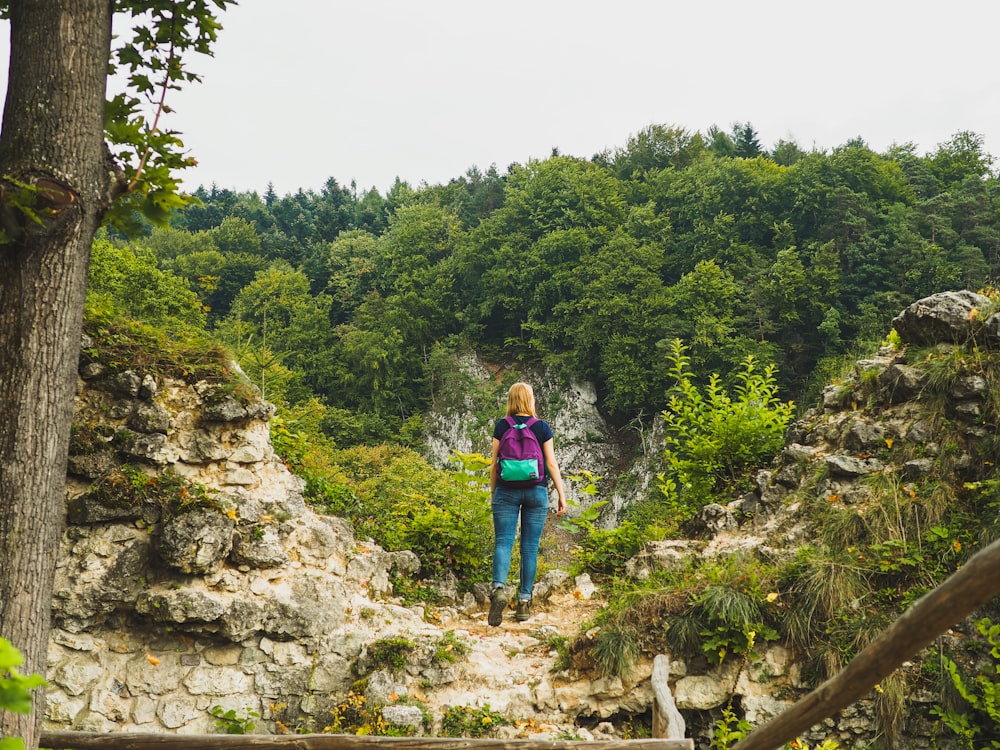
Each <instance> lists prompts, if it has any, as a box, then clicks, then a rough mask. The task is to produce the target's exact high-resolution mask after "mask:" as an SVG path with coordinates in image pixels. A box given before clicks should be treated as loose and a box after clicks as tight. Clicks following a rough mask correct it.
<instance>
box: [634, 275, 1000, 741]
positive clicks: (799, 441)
mask: <svg viewBox="0 0 1000 750" xmlns="http://www.w3.org/2000/svg"><path fill="white" fill-rule="evenodd" d="M993 307H994V305H993V304H992V302H991V300H990V299H989V298H987V297H985V296H983V295H979V294H974V293H972V292H955V293H945V294H941V295H935V296H933V297H929V298H927V299H923V300H920V301H918V302H916V303H914V304H913V305H911V306H910V307H908V308H907V309H906V310H904V311H903V312H902V313H900V315H898V316H897V317H896V318H895V319H894V321H893V325H894V328H895V330H896V333H897V334H898V340H899V341H900V342H901V345H900V346H899V347H898V348H897V347H896V346H887V347H884V348H883V349H881V350H880V351H879V352H878V353H877V355H876V356H875V357H873V358H871V359H866V360H861V361H858V362H857V363H856V364H855V366H854V369H853V371H852V372H851V373H850V375H849V376H848V377H846V378H845V379H844V380H843V381H841V382H838V383H836V384H831V385H830V386H828V387H827V389H826V390H825V392H824V394H823V398H822V402H821V404H820V405H818V406H817V407H815V408H814V409H812V410H810V411H808V412H807V413H806V414H804V415H803V416H802V417H801V418H800V419H799V420H797V421H796V422H795V423H794V424H793V425H792V426H791V427H790V428H789V430H788V434H787V442H786V445H785V448H784V449H783V450H782V452H781V453H780V454H779V455H778V456H776V457H775V460H774V462H773V464H772V465H771V466H770V467H769V468H768V469H767V470H765V471H761V472H760V473H759V474H758V476H757V481H756V486H755V488H754V489H753V490H752V491H751V492H749V493H747V494H746V495H744V496H742V497H740V498H736V499H734V500H733V501H732V502H730V503H728V504H727V505H725V506H721V505H714V506H707V507H706V508H705V509H704V510H703V512H702V514H701V515H700V516H699V517H698V519H696V524H695V525H694V528H693V531H694V532H695V535H696V537H697V538H696V539H694V540H666V541H659V542H650V543H647V544H646V546H645V548H644V549H643V550H642V552H641V553H640V554H639V555H637V556H636V557H635V558H633V559H632V560H631V561H630V562H629V563H628V566H627V572H628V573H629V574H630V575H632V576H633V577H636V578H639V579H642V578H647V577H649V576H650V575H651V574H652V573H653V572H655V571H658V570H683V569H684V568H685V566H687V565H689V564H691V562H692V560H694V561H698V560H703V559H705V558H711V557H717V556H722V557H725V556H730V555H733V554H754V555H759V556H761V557H762V558H764V559H768V560H771V561H774V560H779V559H783V558H784V559H787V558H790V557H791V556H793V555H794V554H795V551H796V550H797V549H799V548H801V547H802V546H803V545H807V544H811V543H814V542H815V539H814V538H813V537H812V536H811V534H812V533H813V532H814V529H813V528H812V527H811V526H810V524H809V521H808V517H807V516H806V514H804V513H803V507H804V506H806V505H808V504H809V503H810V502H811V501H819V503H820V504H823V505H828V506H829V505H834V506H841V507H845V508H848V509H852V508H859V507H861V506H862V505H863V504H864V503H865V502H866V501H868V500H869V499H870V498H871V496H872V492H873V489H872V480H873V479H877V480H878V481H880V482H883V483H887V484H891V485H892V486H898V487H900V491H901V492H903V493H908V492H913V493H916V492H917V491H918V490H919V489H920V486H919V485H920V482H921V481H922V480H924V479H925V478H927V477H928V476H929V475H930V474H931V473H932V472H933V471H935V470H939V465H938V459H939V458H940V457H942V456H943V455H945V450H947V466H948V467H949V468H948V471H952V472H956V474H957V476H958V478H959V479H961V477H962V476H963V472H969V471H971V470H972V469H973V468H974V467H976V466H983V465H984V462H985V463H986V464H987V465H990V464H991V462H992V461H993V460H994V459H993V456H992V453H990V452H987V453H984V450H986V451H989V443H988V442H987V441H984V438H987V437H988V436H990V435H992V434H995V433H996V431H997V429H998V425H997V422H996V419H997V413H996V408H995V404H996V401H995V394H991V393H990V390H989V387H988V385H987V382H986V380H985V379H984V378H983V377H982V376H981V375H979V374H977V373H975V372H966V373H960V372H959V373H955V372H952V374H950V375H949V377H948V378H946V379H940V380H939V382H936V383H935V382H932V381H931V379H930V378H929V376H928V370H927V369H926V368H925V367H923V366H922V360H923V359H925V358H926V353H927V351H928V349H930V350H932V351H933V352H934V353H935V355H936V356H940V357H942V358H947V357H949V356H951V355H955V359H956V361H958V360H960V359H961V356H960V355H961V350H959V348H958V347H960V346H962V345H964V344H968V343H969V342H974V343H976V344H977V345H978V346H981V347H994V348H995V347H997V346H998V345H1000V339H998V338H996V337H995V336H994V335H993V334H992V333H991V331H994V330H996V329H997V325H998V320H1000V313H996V312H994V313H989V312H988V311H989V310H991V309H993ZM911 359H912V361H911ZM991 399H994V400H993V402H992V403H988V402H990V400H991ZM945 442H947V445H948V447H947V449H945V448H944V444H945ZM798 661H799V660H798V659H797V658H796V655H794V654H792V653H790V652H788V651H787V650H786V649H785V648H783V647H779V646H774V645H764V644H759V645H758V648H757V651H756V656H755V658H754V660H753V661H752V663H750V664H748V665H747V666H748V668H747V669H744V670H740V669H739V667H738V665H731V664H729V663H724V664H723V665H722V666H721V667H720V668H718V669H715V670H712V671H711V672H706V673H697V672H698V670H695V669H692V668H690V667H687V668H686V667H684V666H683V665H682V666H681V669H682V670H683V671H686V672H687V673H686V674H685V676H683V677H682V678H681V679H679V680H678V681H677V682H676V684H675V685H674V687H673V696H674V699H675V701H676V704H677V706H678V707H679V708H680V709H682V710H685V709H686V710H700V711H701V710H711V709H713V708H716V707H718V706H722V705H724V704H726V703H728V702H729V701H730V700H735V701H736V702H737V703H738V704H739V705H740V706H741V708H742V710H743V712H744V714H745V717H746V718H747V720H749V721H750V722H751V723H752V724H754V725H759V724H761V723H763V722H765V721H767V720H768V719H770V718H773V717H774V716H776V715H777V714H778V713H780V712H781V711H783V710H784V709H786V708H788V707H790V706H791V705H792V704H793V703H794V702H795V700H797V699H798V698H799V697H801V696H802V695H804V694H805V692H807V690H808V689H809V687H810V686H808V685H807V684H805V680H804V679H803V678H802V674H801V670H802V667H801V665H800V664H799V663H798ZM673 666H674V663H673V662H671V667H672V668H673ZM908 700H909V701H910V704H911V706H916V707H919V706H924V708H925V709H929V707H930V706H931V705H933V704H934V703H935V702H936V700H937V697H936V696H932V695H930V694H929V693H925V692H917V693H914V694H912V695H910V696H908ZM875 713H876V708H875V704H874V702H873V701H861V702H859V703H857V704H855V705H854V706H851V707H850V708H849V709H847V710H845V711H844V712H842V713H841V714H840V715H838V717H837V718H836V719H835V720H829V721H827V722H825V723H824V727H823V729H822V731H815V732H812V733H810V734H808V735H806V737H804V739H808V740H810V741H816V742H818V741H821V740H823V739H825V738H831V737H833V738H839V741H840V743H841V745H842V746H843V747H856V746H869V745H873V743H874V740H875V737H874V731H875V730H874V729H873V727H874V726H875V725H876V722H875V720H874V718H873V717H874V715H875ZM926 715H927V710H923V711H921V710H914V711H912V712H911V716H910V717H909V720H908V724H907V727H906V742H908V743H909V744H906V745H905V746H906V747H913V748H928V747H939V746H943V744H941V743H944V742H945V740H943V739H940V738H936V732H935V730H934V728H933V727H932V726H931V725H930V724H929V723H928V722H927V721H926V720H925V719H923V718H921V717H922V716H926ZM935 743H938V744H935ZM901 746H902V745H901Z"/></svg>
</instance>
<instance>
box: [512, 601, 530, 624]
mask: <svg viewBox="0 0 1000 750" xmlns="http://www.w3.org/2000/svg"><path fill="white" fill-rule="evenodd" d="M529 617H531V602H530V601H527V602H518V603H517V609H516V610H514V619H515V620H517V621H518V622H524V621H525V620H527V619H528V618H529Z"/></svg>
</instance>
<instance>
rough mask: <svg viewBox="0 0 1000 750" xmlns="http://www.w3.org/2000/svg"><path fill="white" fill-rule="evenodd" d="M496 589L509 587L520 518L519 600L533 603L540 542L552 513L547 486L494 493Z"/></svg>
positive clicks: (494, 574) (501, 489) (511, 489)
mask: <svg viewBox="0 0 1000 750" xmlns="http://www.w3.org/2000/svg"><path fill="white" fill-rule="evenodd" d="M492 505H493V533H494V536H495V542H494V545H493V586H494V587H496V586H503V585H505V584H506V583H507V573H508V572H509V571H510V553H511V550H513V549H514V537H515V536H516V534H517V519H518V516H520V517H521V580H520V582H519V585H518V589H517V600H518V601H521V602H528V601H531V592H532V590H533V589H534V588H535V575H536V574H537V572H538V541H539V540H540V539H541V538H542V528H543V527H544V526H545V519H546V517H547V516H548V513H549V491H548V489H546V487H545V485H544V484H536V485H535V486H534V487H503V486H501V485H499V484H498V485H497V487H496V489H495V490H494V491H493V502H492Z"/></svg>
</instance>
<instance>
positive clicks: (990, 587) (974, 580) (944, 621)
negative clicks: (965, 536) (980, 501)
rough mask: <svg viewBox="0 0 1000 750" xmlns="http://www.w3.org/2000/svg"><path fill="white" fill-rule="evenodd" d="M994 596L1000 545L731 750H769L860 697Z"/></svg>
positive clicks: (999, 590) (998, 589)
mask: <svg viewBox="0 0 1000 750" xmlns="http://www.w3.org/2000/svg"><path fill="white" fill-rule="evenodd" d="M997 594H1000V540H998V541H995V542H993V544H991V545H990V546H988V547H986V548H985V549H983V550H980V551H979V552H978V553H977V554H975V555H973V556H972V557H971V558H970V559H969V561H968V562H966V563H965V565H963V566H962V567H961V568H960V569H959V570H958V571H956V572H955V573H953V574H952V575H951V576H950V577H949V578H948V579H947V580H946V581H945V582H944V583H942V584H941V585H940V586H938V587H937V588H936V589H934V590H933V591H931V592H930V593H928V594H926V595H924V596H923V597H922V598H921V599H920V600H918V601H917V602H916V603H915V604H914V605H913V606H912V607H910V608H909V609H908V610H906V612H904V613H903V614H902V616H901V617H900V618H899V619H898V620H896V621H895V622H894V623H893V624H892V625H890V626H889V628H888V629H887V630H885V631H884V632H883V633H882V635H880V636H879V637H878V638H876V639H875V640H874V641H872V642H871V643H870V644H869V645H868V647H867V648H866V649H864V650H863V651H862V652H861V653H860V654H858V655H857V656H856V657H854V660H853V661H851V663H850V664H848V665H847V666H846V667H845V668H844V670H843V671H842V672H840V674H838V675H836V676H835V677H832V678H831V679H829V680H827V681H826V682H824V683H823V684H822V685H820V686H819V687H818V688H816V689H815V690H813V691H812V692H811V693H809V694H808V695H807V696H805V697H804V698H802V699H801V700H799V701H798V702H797V703H795V704H794V705H793V706H791V707H790V708H788V709H787V710H785V711H784V712H783V713H781V714H780V715H778V716H776V717H775V718H774V719H772V720H771V721H770V722H768V723H767V724H765V725H764V726H762V727H761V728H760V729H757V730H755V731H753V732H751V733H750V734H748V735H747V736H746V738H744V739H743V740H741V741H740V742H738V743H737V744H736V745H735V746H734V747H733V748H732V750H774V748H780V747H781V746H783V745H784V744H785V743H786V742H791V741H792V740H794V739H796V738H797V737H798V736H799V735H800V734H801V733H802V732H804V731H806V730H807V729H809V728H810V727H813V726H815V725H816V724H818V723H819V722H821V721H823V719H826V718H828V717H830V716H833V715H834V714H835V713H837V712H838V711H839V710H841V709H842V708H846V707H847V706H849V705H851V704H852V703H854V702H855V701H856V700H858V699H859V698H861V697H863V696H864V695H865V694H866V693H868V691H869V690H871V689H872V688H874V687H875V686H876V685H877V684H878V683H880V682H881V681H882V680H884V679H885V678H886V677H888V676H889V675H890V674H892V673H893V672H894V671H895V670H896V669H897V668H898V667H899V666H900V665H901V664H902V663H903V662H904V661H906V660H907V659H909V658H911V657H912V656H913V655H914V654H916V653H917V652H918V651H919V650H920V649H922V648H923V647H924V646H926V645H928V644H929V643H930V642H931V641H933V640H934V639H935V638H936V637H937V636H939V635H940V634H941V633H944V632H945V631H946V630H947V629H948V628H950V627H951V626H952V625H954V624H955V623H956V622H958V621H960V620H962V619H963V618H964V617H966V616H968V615H969V614H971V613H972V612H974V611H975V610H976V609H977V608H979V607H980V606H982V605H983V604H985V603H986V602H988V601H989V600H990V599H992V598H993V597H995V596H996V595H997Z"/></svg>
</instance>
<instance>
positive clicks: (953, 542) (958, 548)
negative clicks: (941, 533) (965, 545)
mask: <svg viewBox="0 0 1000 750" xmlns="http://www.w3.org/2000/svg"><path fill="white" fill-rule="evenodd" d="M951 548H952V549H953V550H955V551H956V552H961V551H962V543H961V542H960V541H958V540H957V539H952V540H951Z"/></svg>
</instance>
